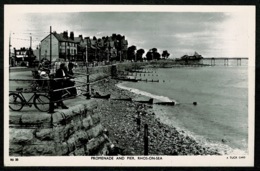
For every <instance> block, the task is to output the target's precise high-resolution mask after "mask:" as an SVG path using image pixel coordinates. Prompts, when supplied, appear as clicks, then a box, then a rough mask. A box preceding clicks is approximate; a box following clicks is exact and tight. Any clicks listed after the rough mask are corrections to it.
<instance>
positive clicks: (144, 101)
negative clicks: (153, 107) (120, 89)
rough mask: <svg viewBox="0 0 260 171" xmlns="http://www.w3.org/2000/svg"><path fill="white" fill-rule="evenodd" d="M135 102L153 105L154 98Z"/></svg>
mask: <svg viewBox="0 0 260 171" xmlns="http://www.w3.org/2000/svg"><path fill="white" fill-rule="evenodd" d="M134 102H138V103H148V104H153V98H150V99H149V100H136V101H134Z"/></svg>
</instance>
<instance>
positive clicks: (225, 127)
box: [117, 60, 248, 155]
mask: <svg viewBox="0 0 260 171" xmlns="http://www.w3.org/2000/svg"><path fill="white" fill-rule="evenodd" d="M203 63H204V64H210V60H209V61H203ZM143 71H146V72H149V73H136V74H134V76H135V77H136V78H137V79H140V78H141V79H144V80H145V79H147V80H159V82H145V81H138V82H123V83H120V84H118V85H117V86H118V87H120V88H123V89H127V90H129V91H132V92H134V93H136V94H140V95H144V96H147V97H151V98H154V103H156V102H160V101H164V102H168V101H175V102H176V103H177V104H176V105H175V106H163V105H155V104H154V105H153V108H154V110H155V114H156V117H157V118H158V119H159V120H160V121H161V122H163V123H165V124H167V125H169V126H171V127H175V128H177V129H179V130H183V131H184V133H185V134H186V135H189V136H191V137H193V138H194V139H195V140H196V141H197V142H199V143H200V144H201V145H204V146H206V147H210V148H214V149H217V150H218V152H219V153H220V154H223V155H225V154H228V155H230V154H234V155H241V154H248V62H247V60H242V61H241V65H239V66H237V61H236V60H229V65H228V66H224V61H217V60H216V63H215V66H203V67H192V66H190V67H173V68H157V69H154V68H149V69H146V70H143ZM193 102H197V105H194V104H193Z"/></svg>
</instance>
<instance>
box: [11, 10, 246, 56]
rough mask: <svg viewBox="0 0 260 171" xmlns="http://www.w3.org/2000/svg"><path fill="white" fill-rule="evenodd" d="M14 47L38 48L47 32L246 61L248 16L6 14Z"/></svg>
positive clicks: (98, 13)
mask: <svg viewBox="0 0 260 171" xmlns="http://www.w3.org/2000/svg"><path fill="white" fill-rule="evenodd" d="M8 17H9V18H10V20H7V21H6V24H7V25H8V30H7V34H9V36H10V37H11V38H10V40H11V45H12V48H14V47H15V48H20V47H29V46H30V36H31V37H32V47H33V48H36V47H37V46H38V45H39V44H40V41H41V40H42V39H43V38H45V37H46V36H47V35H48V34H49V31H50V26H52V31H56V32H58V33H61V32H63V31H68V32H70V31H73V32H74V35H75V36H78V35H83V37H93V36H96V37H97V38H99V37H100V38H101V37H102V36H110V35H112V34H113V33H116V34H121V35H124V36H125V37H126V39H127V40H128V43H129V46H131V45H135V46H136V47H137V49H141V48H142V49H144V50H145V53H146V52H148V50H149V49H152V48H157V49H158V51H159V52H160V53H162V51H163V50H167V51H168V52H169V53H170V57H171V58H179V57H181V56H183V55H185V54H188V55H192V54H194V52H195V51H196V52H198V53H199V54H201V55H202V56H204V57H247V56H248V46H249V43H248V35H249V29H248V15H245V13H243V12H169V11H167V12H139V11H137V12H83V11H82V12H57V13H56V12H30V13H27V12H20V13H16V12H13V13H12V12H10V14H9V15H8Z"/></svg>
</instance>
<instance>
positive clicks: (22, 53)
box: [11, 47, 36, 66]
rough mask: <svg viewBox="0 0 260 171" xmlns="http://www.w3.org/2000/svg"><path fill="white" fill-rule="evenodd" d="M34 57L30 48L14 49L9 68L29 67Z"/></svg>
mask: <svg viewBox="0 0 260 171" xmlns="http://www.w3.org/2000/svg"><path fill="white" fill-rule="evenodd" d="M35 58H36V57H35V55H34V54H33V51H32V49H31V48H25V47H23V48H20V49H15V48H14V54H13V56H12V59H11V66H31V65H32V63H33V61H34V60H35Z"/></svg>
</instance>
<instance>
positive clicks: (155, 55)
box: [153, 52, 161, 60]
mask: <svg viewBox="0 0 260 171" xmlns="http://www.w3.org/2000/svg"><path fill="white" fill-rule="evenodd" d="M160 58H161V54H160V53H158V52H154V53H153V59H156V60H160Z"/></svg>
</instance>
